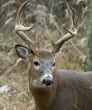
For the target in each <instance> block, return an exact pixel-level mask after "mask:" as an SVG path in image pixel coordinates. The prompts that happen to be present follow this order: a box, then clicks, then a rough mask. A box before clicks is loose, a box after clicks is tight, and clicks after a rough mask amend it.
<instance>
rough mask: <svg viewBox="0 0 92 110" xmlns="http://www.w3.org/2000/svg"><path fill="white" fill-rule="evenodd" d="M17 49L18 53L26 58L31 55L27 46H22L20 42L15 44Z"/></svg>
mask: <svg viewBox="0 0 92 110" xmlns="http://www.w3.org/2000/svg"><path fill="white" fill-rule="evenodd" d="M15 50H16V52H17V55H18V56H19V57H21V58H23V59H26V58H28V57H29V55H30V54H31V53H30V52H29V49H28V48H27V47H25V46H22V45H20V44H17V45H15Z"/></svg>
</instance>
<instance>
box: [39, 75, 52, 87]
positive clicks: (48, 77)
mask: <svg viewBox="0 0 92 110" xmlns="http://www.w3.org/2000/svg"><path fill="white" fill-rule="evenodd" d="M41 81H42V84H43V85H45V86H51V85H52V84H53V77H52V75H50V74H44V75H43V76H42V78H41Z"/></svg>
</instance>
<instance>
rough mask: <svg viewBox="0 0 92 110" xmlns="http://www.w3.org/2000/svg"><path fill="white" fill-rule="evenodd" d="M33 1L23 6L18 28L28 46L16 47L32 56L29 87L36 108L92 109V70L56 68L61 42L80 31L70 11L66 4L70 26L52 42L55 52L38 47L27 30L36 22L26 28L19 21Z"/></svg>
mask: <svg viewBox="0 0 92 110" xmlns="http://www.w3.org/2000/svg"><path fill="white" fill-rule="evenodd" d="M28 2H30V1H27V2H25V3H23V5H22V6H21V7H20V9H19V11H18V14H17V19H16V26H15V31H16V32H17V34H18V35H19V36H20V37H21V38H22V39H23V40H24V41H25V42H26V43H27V45H28V47H29V48H27V47H25V46H22V45H20V44H17V45H16V46H15V48H16V52H17V54H18V55H19V57H21V58H23V59H29V63H30V66H29V72H28V74H29V75H28V80H29V88H30V91H31V93H32V96H33V98H34V100H35V106H36V110H92V72H87V73H82V74H81V73H77V72H73V71H69V70H58V69H56V67H55V56H56V53H58V52H59V50H60V48H61V47H62V45H63V44H64V43H65V42H66V41H67V40H69V39H71V38H73V36H75V35H77V30H76V29H75V28H74V27H73V20H72V15H71V10H70V8H69V6H68V4H67V3H66V5H67V8H68V11H69V15H70V19H69V21H70V26H69V29H66V28H65V29H66V31H67V34H65V35H64V36H63V37H62V38H61V39H59V40H58V41H57V42H53V41H52V42H53V43H52V47H53V48H52V51H49V50H47V49H43V50H40V51H39V50H36V49H34V48H33V46H34V45H35V44H36V42H34V41H32V40H31V39H29V38H28V36H27V35H26V34H25V33H24V32H25V31H27V30H31V29H32V28H33V27H34V26H35V25H36V24H33V25H32V26H29V27H25V26H23V24H21V23H20V19H21V12H22V10H23V8H24V6H25V5H26V4H27V3H28Z"/></svg>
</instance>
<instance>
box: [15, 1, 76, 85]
mask: <svg viewBox="0 0 92 110" xmlns="http://www.w3.org/2000/svg"><path fill="white" fill-rule="evenodd" d="M29 2H30V0H28V1H26V2H24V3H23V4H22V5H21V7H20V8H19V11H18V13H17V18H16V25H15V31H16V33H17V34H18V35H19V36H20V37H21V38H22V39H23V40H24V41H25V43H26V44H27V45H28V47H29V49H28V48H26V47H24V46H22V45H16V46H15V48H16V52H17V54H18V55H19V56H20V57H21V58H23V59H27V58H28V59H29V62H30V67H29V68H30V71H29V77H30V78H29V80H30V79H31V80H32V82H33V85H37V84H38V85H39V84H41V85H42V84H43V85H45V86H50V85H52V84H53V76H54V69H55V53H57V52H59V50H60V48H61V47H62V45H63V44H64V43H65V42H66V41H67V40H69V39H71V38H73V37H74V36H75V35H77V30H76V29H75V28H74V26H73V18H72V12H71V10H70V8H69V6H68V4H67V2H65V3H66V6H67V9H68V13H69V15H70V19H69V29H67V28H66V27H64V29H65V30H66V31H67V33H66V34H64V33H61V35H63V36H62V37H61V38H60V39H59V40H58V41H57V42H53V40H52V38H51V41H52V42H51V44H52V51H47V50H45V49H44V50H42V51H37V50H34V49H31V48H32V47H31V46H32V45H35V44H36V42H34V41H32V40H31V39H30V38H29V37H28V36H27V34H26V33H25V31H28V30H31V29H32V28H33V27H34V26H36V25H39V23H35V24H33V25H31V26H28V27H27V26H24V25H23V24H22V23H21V15H22V10H23V8H24V7H25V5H26V4H27V3H29ZM36 41H37V40H36Z"/></svg>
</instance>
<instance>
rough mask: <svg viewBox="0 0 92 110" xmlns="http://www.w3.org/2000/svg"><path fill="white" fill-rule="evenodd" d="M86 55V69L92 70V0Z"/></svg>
mask: <svg viewBox="0 0 92 110" xmlns="http://www.w3.org/2000/svg"><path fill="white" fill-rule="evenodd" d="M86 55H87V57H86V67H85V69H86V71H92V0H90V6H89V16H88V46H87V54H86Z"/></svg>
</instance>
